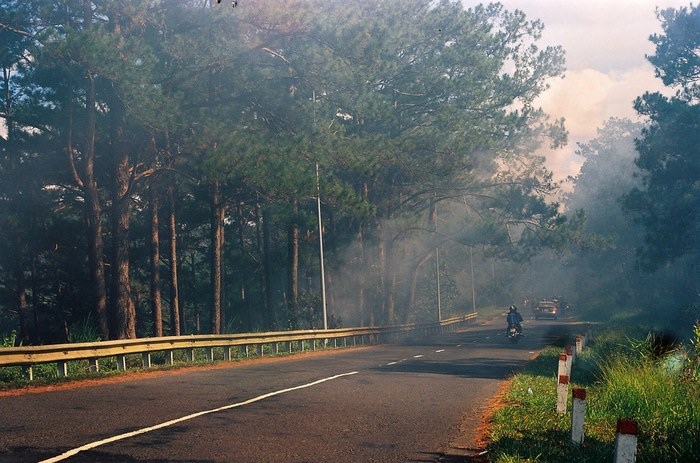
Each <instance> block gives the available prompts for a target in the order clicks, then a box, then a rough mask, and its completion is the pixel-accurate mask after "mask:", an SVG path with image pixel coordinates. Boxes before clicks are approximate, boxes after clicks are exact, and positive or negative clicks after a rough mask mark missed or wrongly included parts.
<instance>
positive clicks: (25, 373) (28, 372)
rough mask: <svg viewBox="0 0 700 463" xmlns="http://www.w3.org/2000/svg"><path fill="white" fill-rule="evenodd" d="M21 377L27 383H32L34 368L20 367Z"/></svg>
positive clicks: (29, 366)
mask: <svg viewBox="0 0 700 463" xmlns="http://www.w3.org/2000/svg"><path fill="white" fill-rule="evenodd" d="M22 377H23V378H24V379H26V380H27V381H34V368H32V366H31V365H22Z"/></svg>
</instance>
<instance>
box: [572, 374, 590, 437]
mask: <svg viewBox="0 0 700 463" xmlns="http://www.w3.org/2000/svg"><path fill="white" fill-rule="evenodd" d="M572 396H573V399H572V402H571V441H572V442H573V443H574V444H581V443H583V434H584V433H583V423H584V421H585V420H586V390H585V389H583V388H580V387H577V388H574V390H573V393H572Z"/></svg>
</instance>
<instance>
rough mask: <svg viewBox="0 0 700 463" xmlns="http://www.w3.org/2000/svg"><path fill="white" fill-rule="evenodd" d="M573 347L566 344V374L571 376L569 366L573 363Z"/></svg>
mask: <svg viewBox="0 0 700 463" xmlns="http://www.w3.org/2000/svg"><path fill="white" fill-rule="evenodd" d="M574 357H575V354H574V348H573V347H571V346H566V376H571V367H572V366H573V364H574Z"/></svg>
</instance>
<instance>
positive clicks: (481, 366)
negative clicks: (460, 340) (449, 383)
mask: <svg viewBox="0 0 700 463" xmlns="http://www.w3.org/2000/svg"><path fill="white" fill-rule="evenodd" d="M525 363H527V360H512V359H494V358H492V357H479V358H472V359H468V360H465V361H464V362H462V363H455V362H454V361H445V362H438V361H429V360H420V361H419V360H410V361H406V362H401V363H396V364H394V365H385V366H381V367H377V368H375V370H377V371H383V372H391V373H413V374H437V375H452V376H458V377H460V378H484V379H505V378H507V377H509V376H511V375H512V374H513V373H514V372H516V371H517V370H519V369H521V368H522V367H523V366H524V365H525Z"/></svg>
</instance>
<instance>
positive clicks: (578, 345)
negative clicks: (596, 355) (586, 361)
mask: <svg viewBox="0 0 700 463" xmlns="http://www.w3.org/2000/svg"><path fill="white" fill-rule="evenodd" d="M581 352H583V336H576V355H579V354H580V353H581Z"/></svg>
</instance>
